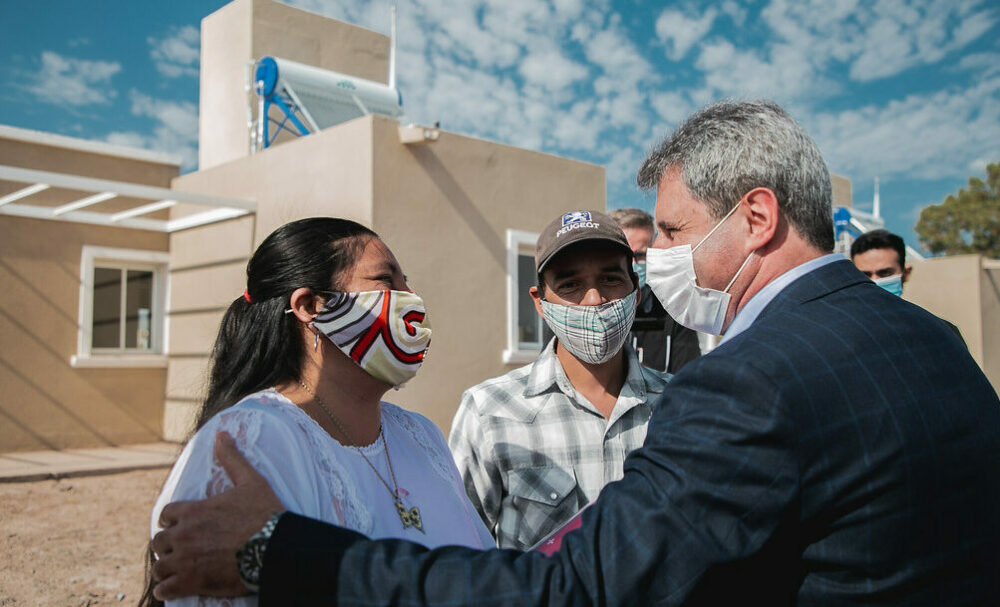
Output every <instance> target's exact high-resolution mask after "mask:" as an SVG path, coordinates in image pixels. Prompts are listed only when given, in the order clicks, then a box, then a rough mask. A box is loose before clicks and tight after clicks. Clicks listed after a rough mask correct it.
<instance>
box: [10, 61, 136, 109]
mask: <svg viewBox="0 0 1000 607" xmlns="http://www.w3.org/2000/svg"><path fill="white" fill-rule="evenodd" d="M121 69H122V66H121V64H120V63H118V62H117V61H89V60H86V59H76V58H73V57H63V56H62V55H60V54H58V53H54V52H52V51H44V52H43V53H42V67H41V69H40V70H39V71H38V73H37V74H34V75H32V76H30V78H29V83H28V85H27V86H26V87H25V88H26V89H27V90H28V91H29V92H31V93H32V94H34V95H35V96H36V97H38V99H39V100H41V101H44V102H46V103H52V104H55V105H68V106H83V105H92V104H106V103H109V102H110V101H111V99H113V98H114V97H115V96H116V95H117V92H116V91H115V90H114V89H113V88H111V77H112V76H114V75H115V74H117V73H118V72H120V71H121Z"/></svg>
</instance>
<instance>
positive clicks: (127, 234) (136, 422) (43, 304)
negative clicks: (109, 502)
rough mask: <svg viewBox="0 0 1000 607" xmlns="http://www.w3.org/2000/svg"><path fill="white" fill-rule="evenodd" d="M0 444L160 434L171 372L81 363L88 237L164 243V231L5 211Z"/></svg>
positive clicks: (63, 443)
mask: <svg viewBox="0 0 1000 607" xmlns="http://www.w3.org/2000/svg"><path fill="white" fill-rule="evenodd" d="M0 234H2V236H0V284H2V285H3V289H0V451H23V450H38V449H63V448H71V447H96V446H109V445H119V444H128V443H142V442H151V441H155V440H159V438H160V435H161V416H162V413H161V412H162V407H163V388H164V380H165V376H166V373H165V370H164V369H162V368H99V369H97V368H73V367H71V366H70V357H71V356H72V355H74V354H76V350H77V325H78V322H79V320H78V313H79V294H80V255H81V250H82V247H83V246H84V245H96V246H108V247H121V248H129V249H150V250H155V251H165V250H166V246H167V239H166V235H164V234H159V233H155V232H145V231H139V230H125V229H117V228H103V227H94V226H85V225H82V224H73V223H64V222H59V221H47V220H41V219H26V218H21V217H10V216H0Z"/></svg>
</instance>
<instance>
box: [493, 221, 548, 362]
mask: <svg viewBox="0 0 1000 607" xmlns="http://www.w3.org/2000/svg"><path fill="white" fill-rule="evenodd" d="M537 241H538V234H536V233H532V232H522V231H520V230H507V348H506V349H505V350H504V352H503V362H505V363H511V364H515V363H528V362H531V361H533V360H535V358H536V357H537V356H538V353H539V352H540V351H541V349H542V346H543V345H544V344H543V343H542V319H541V318H539V317H538V314H537V313H536V312H535V304H534V301H533V300H532V298H531V295H529V294H528V289H530V288H531V287H533V286H535V282H536V277H535V243H536V242H537Z"/></svg>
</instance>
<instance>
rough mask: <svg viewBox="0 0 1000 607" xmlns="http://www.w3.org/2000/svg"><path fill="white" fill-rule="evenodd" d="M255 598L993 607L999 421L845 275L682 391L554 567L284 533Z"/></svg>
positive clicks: (891, 303)
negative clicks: (971, 606)
mask: <svg viewBox="0 0 1000 607" xmlns="http://www.w3.org/2000/svg"><path fill="white" fill-rule="evenodd" d="M428 531H430V532H433V530H428ZM262 582H263V585H262V597H261V598H262V601H263V603H264V604H274V605H279V604H280V605H291V604H314V603H316V604H318V603H322V602H325V603H327V604H331V603H332V602H333V601H334V600H336V601H337V602H339V604H342V605H382V604H392V603H396V604H401V605H464V604H468V605H529V604H536V605H651V604H656V605H676V604H707V605H716V604H718V605H724V604H748V603H749V604H767V605H774V604H779V605H780V604H800V605H817V604H822V605H831V604H852V605H859V604H865V605H869V604H886V605H962V604H983V603H991V602H994V601H996V600H997V597H998V596H1000V402H998V400H997V396H996V393H995V392H994V391H993V389H992V388H991V386H990V385H989V383H987V380H986V378H985V377H984V375H983V374H982V372H981V371H980V370H979V368H978V367H977V365H976V364H975V362H974V361H973V360H972V358H971V357H970V356H969V353H968V351H967V350H966V349H965V347H964V346H963V345H962V343H961V342H960V341H959V340H958V338H956V337H955V335H954V333H952V332H951V331H950V330H949V329H948V328H947V327H946V326H945V325H944V324H943V323H941V322H938V320H937V319H936V318H934V317H933V316H932V315H930V314H929V313H927V312H925V311H924V310H922V309H920V308H918V307H917V306H914V305H912V304H910V303H908V302H906V301H904V300H902V299H901V298H899V297H896V296H894V295H891V294H889V293H888V292H886V291H884V290H883V289H881V288H879V287H877V286H876V285H874V284H873V283H871V282H870V281H869V280H867V279H866V278H865V277H864V276H863V275H862V274H861V273H859V272H858V271H857V270H856V269H855V268H854V266H853V265H852V264H851V263H850V262H848V261H844V262H842V263H841V262H836V263H833V264H830V265H827V266H824V267H822V268H819V269H817V270H814V271H813V272H810V273H809V274H807V275H806V276H804V277H802V278H800V279H798V280H796V281H795V282H793V283H792V284H790V285H789V286H788V287H786V288H785V290H784V291H782V292H781V294H780V295H779V296H778V297H777V298H776V299H775V300H774V301H772V302H771V304H770V305H768V306H767V308H765V310H764V311H763V312H762V313H761V315H760V316H759V318H758V319H757V320H756V322H755V323H754V324H753V325H752V326H751V327H750V328H749V329H747V330H746V331H744V332H743V333H742V334H740V335H737V336H735V337H733V338H732V339H731V340H729V341H727V342H724V343H723V344H722V345H721V346H719V347H718V348H716V349H715V350H713V351H712V352H711V353H709V354H707V355H705V356H702V357H700V358H699V359H697V360H695V361H694V362H692V363H690V364H689V365H688V366H686V367H685V368H684V369H683V370H682V371H681V372H680V373H678V374H677V375H676V376H675V377H674V380H673V382H672V383H671V384H670V386H669V387H668V389H667V390H666V391H665V392H664V396H663V399H662V400H661V402H660V404H659V405H658V406H657V408H656V413H655V414H654V415H653V418H652V420H651V422H650V426H649V432H648V435H647V439H646V444H645V445H644V446H643V447H642V448H640V449H638V450H636V451H634V452H633V453H632V454H631V455H630V456H629V458H628V459H627V460H626V463H625V476H624V478H623V479H622V480H621V481H618V482H616V483H612V484H610V485H608V486H607V487H606V488H605V490H604V491H603V492H602V493H601V497H600V499H599V501H598V502H597V503H596V505H594V506H592V507H591V508H589V509H588V510H586V511H585V513H584V516H583V525H582V527H581V529H579V530H577V531H574V532H571V533H569V534H568V535H567V536H566V537H565V539H564V541H563V545H562V549H561V550H560V551H559V552H558V553H556V554H555V556H553V557H552V558H548V557H545V556H543V555H541V554H540V553H537V552H528V553H518V552H514V551H509V550H494V551H488V552H477V551H473V550H467V549H464V548H456V547H446V548H441V549H437V550H433V551H428V550H426V549H424V548H422V547H420V546H419V545H416V544H411V543H408V542H403V541H393V540H386V541H377V542H369V541H363V538H362V537H361V536H360V535H358V534H356V533H354V532H351V531H347V530H343V529H339V528H336V527H333V526H329V525H324V524H322V523H318V522H315V521H311V520H309V519H305V518H302V517H298V516H294V515H286V516H284V517H283V518H282V519H281V522H280V523H279V525H278V527H277V529H276V531H275V533H274V535H273V536H272V539H271V541H270V543H269V545H268V548H267V552H266V554H265V561H264V569H263V579H262Z"/></svg>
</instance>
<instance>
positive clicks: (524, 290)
mask: <svg viewBox="0 0 1000 607" xmlns="http://www.w3.org/2000/svg"><path fill="white" fill-rule="evenodd" d="M533 286H535V258H534V256H532V255H518V256H517V336H518V337H517V339H518V342H519V343H520V344H522V345H525V346H534V347H537V346H538V345H539V344H540V343H541V341H542V332H541V319H540V318H539V317H538V314H537V313H536V312H535V304H534V301H533V300H532V298H531V295H530V294H529V293H528V289H530V288H531V287H533Z"/></svg>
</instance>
